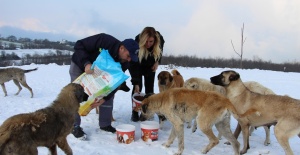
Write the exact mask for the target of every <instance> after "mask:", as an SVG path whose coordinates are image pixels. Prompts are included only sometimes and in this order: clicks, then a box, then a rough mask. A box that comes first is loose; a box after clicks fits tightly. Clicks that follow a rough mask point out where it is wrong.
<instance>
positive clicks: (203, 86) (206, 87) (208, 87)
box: [183, 77, 226, 139]
mask: <svg viewBox="0 0 300 155" xmlns="http://www.w3.org/2000/svg"><path fill="white" fill-rule="evenodd" d="M183 87H184V88H187V89H192V90H202V91H214V92H217V93H220V94H221V95H224V96H226V90H225V88H223V87H222V86H217V85H214V84H212V83H211V82H210V81H208V80H206V79H202V78H196V77H192V78H189V79H187V80H186V81H185V82H184V84H183ZM188 128H191V123H189V124H188ZM196 129H197V122H196V121H194V125H193V128H192V132H195V131H196ZM221 137H222V135H221V134H220V133H219V134H218V138H219V139H221Z"/></svg>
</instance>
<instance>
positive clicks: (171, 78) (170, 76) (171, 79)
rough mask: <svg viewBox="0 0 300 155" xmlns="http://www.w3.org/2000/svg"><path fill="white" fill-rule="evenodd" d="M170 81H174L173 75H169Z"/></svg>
mask: <svg viewBox="0 0 300 155" xmlns="http://www.w3.org/2000/svg"><path fill="white" fill-rule="evenodd" d="M169 80H170V82H172V81H173V76H172V75H171V74H169Z"/></svg>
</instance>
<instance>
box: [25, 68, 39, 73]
mask: <svg viewBox="0 0 300 155" xmlns="http://www.w3.org/2000/svg"><path fill="white" fill-rule="evenodd" d="M37 69H38V68H34V69H27V70H24V73H28V72H31V71H36V70H37Z"/></svg>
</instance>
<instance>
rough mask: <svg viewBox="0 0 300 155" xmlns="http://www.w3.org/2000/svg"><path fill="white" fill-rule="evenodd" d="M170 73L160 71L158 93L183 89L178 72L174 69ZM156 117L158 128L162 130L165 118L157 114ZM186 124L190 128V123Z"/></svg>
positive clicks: (181, 78) (182, 81)
mask: <svg viewBox="0 0 300 155" xmlns="http://www.w3.org/2000/svg"><path fill="white" fill-rule="evenodd" d="M171 73H172V74H173V75H172V74H171ZM171 73H169V72H168V71H161V72H160V73H159V74H158V75H157V79H158V88H159V92H163V91H166V90H169V89H171V88H180V87H183V84H184V80H183V77H182V75H181V74H180V73H179V72H178V70H176V69H174V70H172V71H171ZM157 116H158V118H159V126H160V128H161V129H162V127H163V125H164V122H165V120H166V117H164V116H163V115H161V114H157ZM188 123H189V125H188V126H189V127H190V126H191V123H190V122H188Z"/></svg>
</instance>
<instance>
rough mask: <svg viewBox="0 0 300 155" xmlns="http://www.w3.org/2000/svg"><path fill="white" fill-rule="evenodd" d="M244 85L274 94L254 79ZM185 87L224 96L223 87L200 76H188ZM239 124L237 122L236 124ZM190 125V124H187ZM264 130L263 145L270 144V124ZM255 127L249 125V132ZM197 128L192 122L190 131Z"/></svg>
mask: <svg viewBox="0 0 300 155" xmlns="http://www.w3.org/2000/svg"><path fill="white" fill-rule="evenodd" d="M244 84H245V86H246V87H247V88H248V89H249V90H251V91H253V92H257V93H260V94H265V95H266V94H275V93H274V92H273V91H272V90H271V89H269V88H266V87H264V86H263V85H261V84H260V83H258V82H255V81H248V82H245V83H244ZM183 87H185V88H188V89H194V90H203V91H215V92H218V93H220V94H222V95H225V96H226V90H225V88H224V87H222V86H218V85H214V84H212V83H211V82H210V81H208V80H206V79H202V78H195V77H193V78H190V79H188V80H186V81H185V82H184V86H183ZM238 125H239V124H238ZM188 127H190V126H188ZM263 127H264V129H265V132H266V139H265V142H264V145H269V144H270V126H263ZM254 128H255V127H252V126H251V127H250V133H252V132H253V130H254ZM196 129H197V122H194V125H193V128H192V132H195V131H196ZM221 136H222V135H221V134H219V135H218V138H221Z"/></svg>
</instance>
